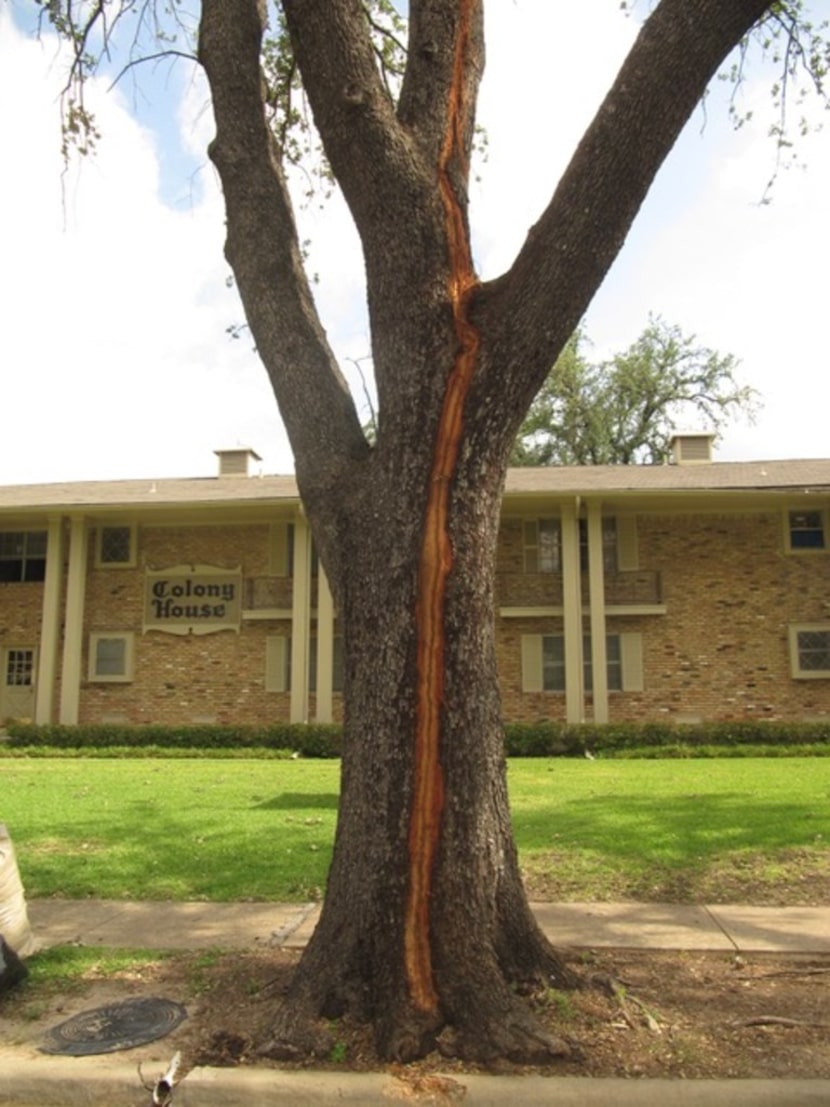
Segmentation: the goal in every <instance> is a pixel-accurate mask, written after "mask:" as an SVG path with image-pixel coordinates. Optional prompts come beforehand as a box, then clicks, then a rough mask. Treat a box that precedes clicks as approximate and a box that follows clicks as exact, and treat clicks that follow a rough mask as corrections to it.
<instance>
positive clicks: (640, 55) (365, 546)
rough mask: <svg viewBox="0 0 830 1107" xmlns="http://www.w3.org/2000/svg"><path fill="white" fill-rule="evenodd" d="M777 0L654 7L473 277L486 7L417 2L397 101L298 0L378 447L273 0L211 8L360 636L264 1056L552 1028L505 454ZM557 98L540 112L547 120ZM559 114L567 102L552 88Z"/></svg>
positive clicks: (283, 376) (367, 49) (229, 194)
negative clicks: (528, 799)
mask: <svg viewBox="0 0 830 1107" xmlns="http://www.w3.org/2000/svg"><path fill="white" fill-rule="evenodd" d="M767 6H768V4H767V2H766V0H662V2H661V3H659V4H658V5H657V6H656V8H655V10H654V12H653V14H652V15H651V16H650V17H649V19H648V20H647V21H646V23H645V25H644V27H643V29H642V32H641V34H640V36H639V38H638V39H637V42H636V43H635V45H634V47H633V48H632V50H631V53H630V56H629V58H628V59H627V61H626V63H625V65H624V66H623V69H622V70H621V72H620V74H619V76H618V77H617V79H616V82H615V83H614V85H613V86H612V88H611V90H610V92H609V93H608V96H607V98H606V100H605V102H604V103H603V105H602V106H601V108H600V110H599V112H598V113H597V116H596V118H595V120H594V122H593V123H592V125H591V126H590V127H589V129H588V131H587V133H586V134H585V137H584V138H583V140H582V143H581V144H580V146H579V147H578V149H577V151H576V153H575V154H574V157H573V159H572V161H571V164H570V166H569V167H568V169H567V171H566V172H565V174H564V176H563V178H562V180H561V181H560V182H559V185H558V187H557V188H556V190H555V192H554V193H553V196H552V199H551V201H550V203H549V205H548V207H547V209H546V210H545V211H544V212H543V213H542V215H541V217H540V219H539V221H538V222H537V223H536V225H535V226H534V227H533V229H532V230H531V231H530V233H529V235H528V238H527V241H526V242H525V244H524V246H523V247H522V249H521V251H520V252H519V255H518V256H517V258H516V260H515V263H514V264H513V266H512V267H511V269H510V270H509V271H508V272H506V273H505V274H504V275H503V276H501V277H500V278H499V279H497V280H495V281H492V282H490V283H488V284H481V283H480V282H479V280H478V279H477V276H476V273H475V271H474V268H473V264H472V259H471V253H470V244H469V234H468V226H467V204H466V190H467V179H468V165H469V155H470V148H471V142H472V134H473V126H474V121H475V107H476V95H477V89H478V83H479V80H480V78H481V74H482V71H483V66H484V37H483V10H482V9H483V0H410V37H409V46H408V62H407V71H406V75H405V77H404V81H403V85H402V89H401V94H400V97H399V101H398V103H397V104H395V103H393V102H392V100H391V99H390V97H389V95H388V93H387V91H386V89H385V87H384V85H383V82H382V80H381V79H380V76H379V74H378V72H377V70H376V66H375V60H374V55H373V51H372V46H371V42H370V39H369V37H368V30H367V24H366V19H365V14H364V11H363V7H362V4H361V0H283V9H284V13H285V17H286V20H287V25H288V29H289V32H290V37H291V41H292V46H293V50H294V55H295V58H296V61H297V63H298V65H299V68H300V71H301V73H302V78H303V83H304V86H305V89H306V93H307V95H308V98H309V102H310V104H311V107H312V110H313V114H314V119H315V123H316V126H317V128H318V130H319V132H320V135H321V138H322V141H323V144H324V147H325V150H326V154H327V157H328V159H329V162H330V164H331V167H332V170H333V172H334V175H335V177H336V178H337V181H338V183H339V185H340V187H341V189H342V191H343V194H344V196H345V198H346V201H347V203H348V205H349V207H350V209H351V212H352V215H353V217H354V220H355V223H356V225H357V229H358V232H359V234H360V238H361V242H362V247H363V253H364V259H365V265H366V274H367V290H368V301H369V313H370V324H371V333H372V353H373V359H374V369H375V376H376V381H377V389H378V400H379V428H378V436H377V442H376V444H375V445H374V447H370V446H369V444H367V442H366V441H365V439H364V436H363V433H362V431H361V428H360V423H359V420H358V416H357V413H356V410H355V408H354V405H353V404H352V401H351V399H350V397H349V394H348V390H347V388H346V385H345V383H344V381H343V378H342V376H341V374H340V372H339V369H338V367H337V363H336V359H335V357H334V354H333V353H332V351H331V350H330V348H329V347H328V344H327V341H326V337H325V334H324V331H323V328H322V326H321V324H320V322H319V320H318V318H317V315H316V312H315V309H314V304H313V299H312V296H311V292H310V289H309V286H308V283H307V280H306V277H305V275H304V273H303V268H302V263H301V257H300V250H299V247H298V241H297V234H296V230H295V226H294V219H293V215H292V210H291V205H290V202H289V198H288V192H287V189H286V184H285V180H284V177H283V173H282V169H281V166H280V158H279V150H278V149H277V146H276V142H275V139H274V137H273V135H272V134H271V132H270V130H269V127H268V123H267V117H266V111H265V105H264V102H263V84H262V79H261V74H260V48H261V40H262V35H263V31H264V22H265V16H266V13H265V4H264V2H262V0H204V3H203V13H202V21H201V33H200V60H201V61H202V64H203V65H204V67H205V70H206V71H207V75H208V79H209V81H210V86H211V90H212V95H213V106H214V113H215V118H216V138H215V140H214V142H213V143H212V145H211V151H210V152H211V157H212V159H213V161H214V163H215V165H216V166H217V169H218V171H219V173H220V176H221V180H222V186H223V190H224V194H225V200H226V208H227V226H228V231H227V256H228V259H229V261H230V264H231V265H232V267H233V270H234V272H235V275H236V278H237V282H238V285H239V289H240V293H241V296H242V300H243V303H244V306H245V311H246V314H247V318H248V322H249V324H250V326H251V329H252V332H253V335H254V338H255V341H256V345H257V348H258V350H259V352H260V355H261V357H262V359H263V362H264V363H265V366H266V368H267V371H268V373H269V375H270V378H271V380H272V382H273V387H274V391H275V393H276V396H277V400H278V402H279V406H280V410H281V413H282V417H283V420H284V422H285V425H286V428H287V430H288V434H289V437H290V440H291V443H292V447H293V449H294V454H295V459H296V471H297V479H298V482H299V486H300V491H301V495H302V497H303V502H304V505H305V508H306V511H307V513H308V517H309V519H310V522H311V526H312V530H313V533H314V537H315V540H316V542H317V545H318V548H319V550H320V555H321V558H322V561H323V564H324V566H325V568H326V572H327V574H328V576H329V579H330V581H331V585H332V590H333V593H334V596H335V601H336V604H337V609H338V617H339V620H340V625H341V628H342V631H343V636H344V646H345V656H346V670H347V671H346V684H345V700H344V703H345V720H344V738H343V763H342V789H341V803H340V812H339V819H338V829H337V837H336V842H335V849H334V857H333V862H332V867H331V871H330V875H329V880H328V886H327V890H326V897H325V904H324V908H323V912H322V916H321V920H320V923H319V926H318V928H317V931H316V933H315V935H314V937H313V939H312V941H311V943H310V944H309V946H308V948H307V950H306V952H305V955H304V957H303V959H302V962H301V964H300V966H299V968H298V971H297V974H296V978H295V981H294V984H293V988H292V992H291V995H290V996H289V997H288V1000H287V1002H286V1004H285V1005H284V1007H283V1009H282V1010H281V1012H280V1013H279V1014H278V1016H277V1017H276V1018H275V1024H274V1033H273V1039H272V1041H271V1042H270V1043H268V1044H267V1046H266V1047H265V1048H267V1049H269V1050H271V1051H272V1052H274V1053H290V1052H291V1051H292V1050H296V1049H306V1048H308V1047H309V1044H312V1045H313V1044H314V1043H315V1041H316V1039H315V1037H314V1030H315V1026H316V1020H317V1019H319V1018H321V1017H332V1016H335V1015H339V1014H342V1013H344V1012H346V1011H348V1012H350V1013H352V1014H355V1015H356V1016H358V1017H360V1018H365V1019H368V1020H371V1021H372V1022H373V1024H374V1027H375V1031H376V1039H377V1043H378V1047H379V1049H380V1051H381V1053H382V1055H384V1056H386V1057H389V1058H395V1059H399V1060H408V1059H412V1058H415V1057H418V1056H421V1055H423V1054H424V1053H425V1052H426V1051H428V1050H430V1049H432V1048H433V1047H434V1045H435V1043H436V1041H438V1042H439V1043H440V1045H441V1047H442V1048H443V1049H444V1050H445V1051H447V1052H452V1053H455V1054H457V1055H459V1056H463V1057H465V1058H476V1059H488V1058H494V1057H497V1056H507V1057H512V1058H516V1059H531V1060H539V1059H542V1058H546V1057H551V1056H555V1055H557V1054H559V1053H561V1052H563V1051H564V1050H566V1048H567V1047H566V1046H565V1044H564V1043H562V1042H559V1041H555V1040H551V1039H550V1038H548V1037H546V1036H545V1035H544V1034H542V1033H541V1032H540V1031H539V1029H538V1027H537V1026H536V1025H535V1024H534V1023H533V1021H532V1019H531V1018H530V1016H529V1014H528V1012H527V1011H526V1009H525V1008H524V1007H523V1006H522V1003H521V1001H520V1000H519V999H517V998H516V990H515V988H513V987H512V985H513V984H514V983H515V981H517V980H520V979H523V978H533V977H540V976H543V977H547V978H548V979H550V978H551V977H552V978H553V979H554V980H555V981H557V982H558V983H560V984H561V983H565V982H567V972H566V970H565V968H564V967H563V964H562V962H561V960H560V958H559V957H558V956H557V955H556V953H555V951H554V950H552V949H551V948H550V947H549V946H548V945H547V944H546V942H545V940H544V938H543V937H542V935H541V933H540V932H539V930H538V928H537V927H536V924H535V922H534V919H533V917H532V914H531V912H530V911H529V909H528V906H527V902H526V898H525V895H524V892H523V889H522V884H521V879H520V874H519V869H518V864H517V858H516V851H515V847H514V844H513V837H512V832H511V826H510V817H509V811H508V803H507V788H506V773H505V763H504V756H503V749H502V732H501V716H500V705H499V696H498V686H497V674H496V663H495V650H494V616H493V612H494V562H495V547H496V531H497V525H498V515H499V503H500V498H501V491H502V484H503V480H504V474H505V467H506V464H507V457H508V454H509V451H510V447H511V445H512V442H513V439H514V437H515V433H516V431H517V429H518V427H519V424H520V422H521V420H522V418H523V416H524V414H525V412H526V410H527V408H528V406H529V404H530V402H531V400H532V398H533V396H534V394H535V392H536V391H537V390H538V388H539V386H540V385H541V384H542V382H543V380H544V378H545V375H546V373H547V371H548V369H549V367H550V365H551V364H552V363H553V361H554V360H555V358H556V356H557V355H558V353H559V351H560V350H561V348H562V346H563V345H564V343H565V342H566V340H567V338H568V337H569V336H570V334H571V333H572V331H573V329H574V327H575V326H576V324H577V323H578V321H579V319H580V318H581V317H582V315H583V313H584V312H585V310H586V308H587V306H588V304H589V302H590V300H591V298H592V296H593V294H594V292H595V291H596V289H597V288H598V286H599V284H600V282H601V281H602V279H603V277H604V275H605V273H606V272H607V270H608V268H609V266H610V264H611V262H612V261H613V260H614V258H615V257H616V255H617V253H618V251H619V249H620V247H621V245H622V243H623V241H624V239H625V237H626V234H627V232H628V229H629V227H630V225H631V223H632V221H633V219H634V217H635V215H636V213H637V211H638V209H639V207H640V204H641V203H642V202H643V199H644V198H645V196H646V193H647V191H648V188H649V186H650V184H651V181H652V180H653V178H654V176H655V174H656V172H657V170H658V168H659V166H660V164H661V163H662V161H663V159H664V158H665V156H666V154H667V153H668V152H669V150H670V149H671V147H672V145H673V144H674V141H675V139H676V137H677V135H678V134H679V132H680V130H681V128H682V126H683V124H684V123H685V121H686V120H687V118H688V117H689V115H690V113H691V112H692V110H693V108H694V106H695V105H696V104H697V102H698V101H699V99H700V97H701V95H702V93H703V91H704V89H705V87H706V85H707V83H708V81H709V80H710V79H711V77H712V75H713V74H714V72H715V70H716V69H717V67H718V65H719V64H720V63H721V61H722V60H723V59H724V57H725V56H726V55H727V54H728V52H729V51H730V50H731V48H732V47H733V46H734V45H735V44H736V43H737V42H738V41H739V40H740V38H741V37H742V36H743V35H744V34H745V33H746V32H747V31H748V30H749V29H750V28H751V27H752V25H753V24H754V23H755V22H756V21H757V20H758V19H759V17H760V16H761V15H762V14H763V13H764V11H765V9H766V8H767ZM557 107H558V105H555V104H552V105H549V104H545V105H541V104H537V105H529V106H528V110H529V111H533V110H539V112H540V115H541V113H542V112H544V113H545V114H546V115H549V114H550V112H551V111H554V110H556V109H557ZM562 110H564V109H562Z"/></svg>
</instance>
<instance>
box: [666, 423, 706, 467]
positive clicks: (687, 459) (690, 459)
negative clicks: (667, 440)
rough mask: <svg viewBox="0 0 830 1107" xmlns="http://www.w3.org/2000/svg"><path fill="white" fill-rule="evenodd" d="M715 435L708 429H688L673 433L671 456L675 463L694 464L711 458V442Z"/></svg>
mask: <svg viewBox="0 0 830 1107" xmlns="http://www.w3.org/2000/svg"><path fill="white" fill-rule="evenodd" d="M714 441H715V436H714V434H712V433H711V432H710V431H689V432H686V433H684V434H675V435H674V436H673V437H672V440H671V457H672V461H673V462H674V464H675V465H696V464H700V463H701V462H707V461H711V460H712V443H713V442H714Z"/></svg>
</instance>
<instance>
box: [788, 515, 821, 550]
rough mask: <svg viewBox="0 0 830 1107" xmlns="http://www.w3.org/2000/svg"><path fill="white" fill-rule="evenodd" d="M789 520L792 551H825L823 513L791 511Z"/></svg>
mask: <svg viewBox="0 0 830 1107" xmlns="http://www.w3.org/2000/svg"><path fill="white" fill-rule="evenodd" d="M787 518H788V524H789V528H788V529H789V539H790V549H791V550H823V549H825V545H826V543H825V538H824V512H823V511H790V512H789V513H788V516H787Z"/></svg>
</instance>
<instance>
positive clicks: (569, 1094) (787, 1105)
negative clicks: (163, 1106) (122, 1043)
mask: <svg viewBox="0 0 830 1107" xmlns="http://www.w3.org/2000/svg"><path fill="white" fill-rule="evenodd" d="M153 1075H155V1074H153ZM150 1076H151V1073H150V1071H149V1066H145V1079H149V1078H150ZM148 1099H149V1096H148V1095H147V1092H146V1091H145V1090H144V1089H143V1088H142V1087H141V1084H140V1081H139V1078H138V1073H137V1070H136V1066H135V1065H134V1064H127V1063H125V1062H123V1061H120V1062H113V1063H111V1064H107V1065H102V1064H100V1063H99V1064H98V1065H94V1066H89V1065H85V1064H84V1061H83V1059H66V1058H44V1059H43V1062H42V1063H40V1062H39V1063H38V1064H37V1066H32V1065H31V1064H28V1065H15V1064H13V1065H12V1066H11V1067H7V1066H5V1065H4V1067H3V1071H2V1073H0V1104H6V1105H8V1107H74V1105H76V1104H77V1105H79V1107H98V1105H99V1104H100V1105H101V1107H113V1105H114V1104H118V1105H119V1107H132V1105H135V1107H146V1104H147V1102H148ZM829 1099H830V1082H828V1081H826V1080H789V1079H785V1080H660V1079H658V1080H625V1079H595V1078H592V1077H542V1076H528V1077H523V1076H481V1075H468V1076H461V1077H457V1076H453V1077H440V1078H436V1079H435V1081H433V1082H432V1085H431V1086H430V1085H429V1084H427V1083H426V1082H425V1084H424V1085H423V1086H422V1087H421V1088H420V1089H418V1087H417V1086H413V1085H412V1084H411V1083H408V1082H406V1081H404V1080H400V1079H398V1078H397V1077H395V1076H392V1075H390V1074H387V1073H337V1072H284V1071H281V1070H276V1069H255V1068H251V1069H193V1070H192V1071H191V1072H190V1073H188V1075H187V1076H186V1077H185V1079H184V1080H183V1081H182V1083H181V1084H180V1085H179V1086H178V1087H177V1088H176V1091H175V1096H174V1104H175V1107H287V1105H290V1107H326V1105H327V1104H332V1105H338V1107H342V1105H343V1104H346V1105H348V1104H354V1105H356V1107H371V1105H372V1104H382V1105H386V1107H388V1105H389V1104H390V1103H395V1102H398V1103H400V1102H409V1103H422V1104H431V1105H435V1107H450V1105H451V1104H455V1103H459V1102H462V1101H463V1103H464V1104H465V1105H466V1104H472V1105H473V1107H504V1104H507V1103H509V1104H510V1105H511V1107H543V1105H544V1107H549V1105H550V1104H551V1103H555V1104H556V1105H557V1107H608V1105H609V1104H613V1105H614V1107H643V1105H651V1107H827V1104H828V1101H829Z"/></svg>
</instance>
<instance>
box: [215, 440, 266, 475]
mask: <svg viewBox="0 0 830 1107" xmlns="http://www.w3.org/2000/svg"><path fill="white" fill-rule="evenodd" d="M213 452H214V453H215V454H216V456H217V457H218V458H219V476H220V477H249V476H250V475H251V474H250V465H251V462H252V461H262V458H261V457H260V456H259V454H258V453H257V452H256V450H252V449H250V447H248V446H235V447H234V448H233V449H232V450H214V451H213Z"/></svg>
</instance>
